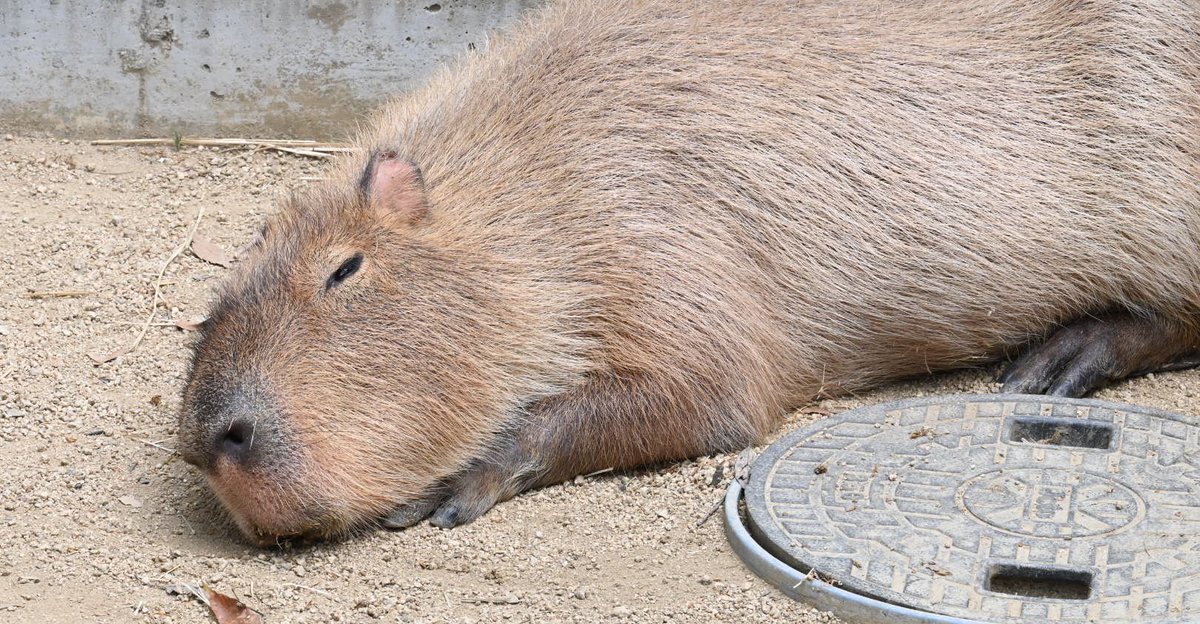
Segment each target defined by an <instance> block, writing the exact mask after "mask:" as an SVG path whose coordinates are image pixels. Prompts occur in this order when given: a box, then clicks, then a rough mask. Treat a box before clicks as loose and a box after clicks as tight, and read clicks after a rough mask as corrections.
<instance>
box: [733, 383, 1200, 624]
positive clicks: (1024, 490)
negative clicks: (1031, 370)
mask: <svg viewBox="0 0 1200 624" xmlns="http://www.w3.org/2000/svg"><path fill="white" fill-rule="evenodd" d="M1195 421H1196V419H1194V418H1191V417H1186V416H1181V415H1178V414H1171V413H1167V412H1160V411H1156V410H1151V409H1146V408H1140V407H1134V406H1129V405H1117V404H1113V403H1106V402H1101V401H1091V400H1071V399H1056V398H1050V397H1030V396H1015V395H982V396H968V397H943V398H939V399H929V400H915V401H906V402H901V403H894V404H890V405H882V406H875V407H870V408H865V409H860V410H854V411H851V412H846V413H844V414H840V415H838V416H835V417H831V418H829V419H826V420H825V421H822V422H819V423H817V424H815V425H813V426H811V427H808V428H806V429H803V430H801V431H797V432H795V433H793V434H791V435H789V436H787V437H786V438H784V439H783V440H780V441H779V442H777V443H776V444H774V445H772V446H771V447H770V448H769V449H767V451H766V452H764V453H763V455H761V456H760V457H759V458H758V459H757V460H756V461H755V464H754V466H753V470H752V473H751V480H750V484H749V487H748V488H747V490H746V505H747V510H748V520H749V524H750V527H751V530H752V531H753V532H754V534H755V536H756V537H757V539H758V541H760V542H761V543H762V545H763V546H765V547H766V548H767V549H768V550H770V551H771V552H772V553H773V554H774V555H775V556H777V557H779V558H780V559H782V560H783V561H785V562H787V563H788V564H790V565H792V566H795V567H797V568H798V569H800V570H808V569H810V568H812V569H815V570H816V571H817V572H818V573H819V574H820V576H821V578H825V579H828V580H830V581H831V582H833V583H835V584H837V585H838V586H840V587H842V588H844V589H847V590H850V591H853V592H855V593H858V594H862V595H865V596H868V597H872V598H876V599H879V600H882V601H885V602H889V603H892V604H897V605H902V606H907V607H911V608H914V609H919V610H922V611H927V612H932V613H939V614H943V615H948V616H953V617H959V618H964V619H973V620H981V621H987V622H1010V623H1016V622H1022V623H1023V622H1130V621H1134V622H1163V623H1166V622H1172V623H1175V622H1178V623H1182V622H1197V621H1200V435H1198V433H1200V428H1198V427H1197V423H1196V422H1195Z"/></svg>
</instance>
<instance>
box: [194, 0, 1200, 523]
mask: <svg viewBox="0 0 1200 624" xmlns="http://www.w3.org/2000/svg"><path fill="white" fill-rule="evenodd" d="M358 141H359V145H360V146H361V147H362V148H363V150H364V152H363V154H362V155H361V156H359V157H353V158H347V159H345V160H344V161H343V162H341V163H339V164H338V165H336V166H335V167H333V168H332V170H331V171H330V174H329V176H330V177H329V180H328V181H327V182H325V183H323V185H321V186H320V187H319V188H315V189H312V190H308V191H305V192H304V193H302V194H301V195H299V196H297V197H296V198H295V199H294V200H293V201H291V202H289V203H288V204H287V205H286V206H284V207H283V209H282V211H281V212H280V214H278V215H277V216H275V217H273V218H272V219H271V221H270V222H269V226H268V228H267V232H266V234H265V237H264V241H263V243H262V245H261V247H260V249H259V250H258V251H256V252H255V254H254V255H253V257H252V258H251V259H250V260H249V261H248V262H246V263H245V264H244V265H242V266H241V267H239V268H238V270H237V271H236V272H235V275H234V276H233V278H232V279H231V280H230V282H229V283H228V284H227V285H226V287H225V290H224V293H223V295H222V300H221V302H220V303H219V304H218V305H217V307H216V308H215V310H214V315H213V317H212V319H211V321H210V323H209V324H208V326H207V327H206V330H205V332H204V336H203V339H202V340H201V342H200V343H199V344H198V346H197V353H196V358H195V361H194V366H193V371H192V375H191V379H190V381H189V385H188V387H187V389H186V390H185V393H184V399H185V405H184V409H183V412H182V416H181V439H182V440H181V445H182V447H183V449H184V450H185V453H187V454H188V455H189V457H190V458H191V459H193V460H194V461H197V463H201V464H203V465H204V466H205V469H206V471H207V472H208V473H209V474H210V477H211V479H212V483H213V485H214V487H215V489H216V490H217V491H218V493H219V494H220V495H221V496H222V499H223V500H224V501H225V503H226V504H227V506H229V508H230V509H231V510H232V512H233V514H234V516H235V517H236V518H238V521H239V523H240V524H241V526H242V527H243V529H244V530H246V532H247V533H248V534H250V535H251V536H254V537H256V538H260V539H261V538H270V537H273V536H278V535H285V534H292V533H311V534H316V535H328V534H332V533H337V532H339V531H343V530H345V529H347V528H349V527H352V526H357V525H360V524H362V523H364V522H371V521H373V520H374V519H377V518H380V517H383V516H386V515H387V514H389V513H390V512H391V511H392V510H394V509H396V508H397V507H398V506H401V505H405V504H420V505H423V506H427V507H429V508H430V509H432V508H433V507H436V504H431V501H433V503H436V502H437V501H436V500H433V498H432V497H443V496H449V500H451V501H457V503H456V504H457V507H456V509H454V510H452V511H453V512H454V513H451V514H450V515H443V516H441V521H443V522H444V523H445V524H454V523H456V522H457V521H464V520H469V519H471V518H473V517H474V516H476V515H478V514H479V513H482V512H483V511H484V510H486V509H487V507H489V506H490V505H491V504H492V503H494V502H495V501H496V500H499V499H503V498H505V497H507V496H510V495H511V494H513V493H515V492H516V491H519V490H521V489H524V488H526V487H530V486H532V485H536V484H538V483H545V482H550V481H553V480H557V479H562V478H566V477H569V476H571V475H574V474H578V473H581V472H586V471H590V470H597V469H602V468H608V467H624V466H632V465H638V464H643V463H646V462H653V461H661V460H672V459H678V458H684V457H688V456H694V455H698V454H702V453H708V452H713V451H718V450H728V449H734V448H738V447H740V446H744V445H746V444H748V443H751V442H753V441H755V440H757V439H759V438H760V436H761V435H763V434H764V433H765V432H767V431H769V430H770V428H771V427H772V426H773V424H774V423H775V422H776V421H777V419H778V418H779V417H780V416H781V415H782V414H784V413H785V412H786V411H787V410H788V409H789V408H792V407H795V406H797V405H799V404H802V403H803V402H805V401H808V400H810V399H812V398H813V397H814V396H816V395H817V394H819V393H824V394H833V393H839V392H845V391H847V390H851V389H855V388H862V387H865V386H868V385H871V384H875V383H878V382H880V381H883V380H887V379H892V378H896V377H900V376H907V375H914V374H920V373H924V372H926V371H933V370H939V369H946V368H950V367H957V366H963V365H970V364H975V363H981V362H986V361H991V360H994V359H995V358H996V357H997V356H998V355H1000V354H1002V353H1003V352H1005V350H1006V349H1012V348H1015V347H1017V346H1019V345H1021V344H1023V343H1025V342H1026V341H1028V340H1030V339H1031V338H1032V337H1035V336H1038V335H1041V334H1043V333H1044V332H1046V331H1047V330H1048V329H1049V328H1051V327H1053V326H1054V325H1055V324H1057V323H1063V322H1066V321H1068V320H1070V319H1072V318H1075V317H1078V316H1080V315H1082V314H1086V313H1091V312H1096V311H1102V310H1114V309H1115V310H1122V309H1127V310H1141V311H1151V312H1154V313H1155V314H1157V315H1159V316H1162V317H1164V318H1168V319H1170V321H1171V322H1172V323H1175V324H1178V325H1182V326H1187V327H1193V326H1195V325H1196V319H1197V317H1196V313H1197V311H1198V307H1197V306H1198V304H1200V191H1198V180H1200V7H1198V6H1197V5H1196V4H1195V3H1194V2H1187V1H1183V0H1178V1H1171V0H1151V1H1150V2H1144V3H1138V4H1134V3H1128V2H1121V1H1118V0H1096V1H1092V2H1074V1H1070V2H1069V1H1054V0H1011V1H1007V2H982V1H979V0H942V1H931V2H921V3H888V4H880V3H877V2H866V1H855V0H836V1H835V0H829V1H815V2H795V1H792V0H767V1H762V0H760V1H756V2H752V3H751V2H702V1H700V0H688V1H685V2H649V1H644V0H625V1H613V0H592V1H581V2H569V3H565V4H563V5H561V6H556V7H552V8H550V9H548V10H545V11H544V12H542V13H541V14H540V15H538V16H537V17H536V18H535V19H533V20H531V21H530V22H529V23H527V24H525V25H523V26H521V27H520V28H518V29H516V31H515V32H513V33H512V34H511V35H510V36H508V37H506V38H504V39H503V40H501V41H500V42H498V43H496V44H495V45H494V47H493V48H492V49H490V50H488V51H487V52H484V53H480V54H474V55H472V56H471V57H470V58H468V59H466V60H465V61H464V62H463V63H462V64H461V65H459V66H457V67H454V68H452V69H449V70H447V71H444V72H442V73H441V74H440V75H439V76H438V77H437V78H435V79H434V80H432V81H431V83H430V84H429V85H428V86H427V87H426V88H424V89H423V90H421V91H419V92H417V93H415V94H412V95H410V96H408V97H406V98H404V99H401V100H399V101H397V102H395V103H394V104H392V105H389V106H387V107H386V108H384V109H383V110H382V111H381V112H380V113H379V115H378V117H377V118H376V119H375V120H374V121H372V122H371V123H370V124H369V126H368V128H367V129H366V130H365V131H364V132H363V133H362V135H361V137H360V138H359V140H358ZM380 153H384V154H387V158H389V159H400V160H403V161H405V162H411V163H413V164H415V165H416V167H417V168H419V172H420V174H421V175H420V176H419V177H420V178H421V180H420V181H421V184H419V185H416V184H414V183H413V182H412V180H411V179H408V178H405V180H407V181H406V182H405V183H404V184H403V185H402V186H404V188H402V189H399V190H396V189H393V190H390V191H388V192H391V193H395V194H397V195H396V197H400V196H401V195H402V196H403V197H407V198H409V199H407V200H405V201H403V202H401V203H402V204H406V205H407V204H408V203H411V201H412V198H413V197H416V200H415V201H416V203H415V204H412V205H420V206H421V207H422V208H421V210H419V211H417V214H416V216H415V218H411V219H389V218H387V217H386V216H381V215H380V211H379V209H378V206H379V205H380V204H379V201H380V196H379V193H380V192H381V191H380V189H378V188H376V189H369V190H368V195H370V194H374V195H375V197H373V198H364V196H363V192H362V189H363V185H362V184H360V178H361V177H362V176H363V175H364V169H365V168H367V165H368V162H367V159H368V156H369V155H370V154H377V155H378V154H380ZM397 161H399V160H397ZM368 173H369V170H368ZM414 179H415V178H414ZM368 186H369V185H368ZM385 199H386V197H385ZM392 199H395V197H393V198H392ZM372 206H374V208H372ZM354 253H362V254H363V255H364V258H365V259H364V263H363V266H362V269H361V270H360V271H359V272H358V274H356V275H354V276H353V277H352V278H350V279H348V280H347V281H346V282H345V283H343V284H340V285H339V286H338V287H336V288H331V289H323V285H324V284H325V283H326V279H327V276H328V275H329V274H330V272H332V271H334V270H335V269H336V268H337V267H338V266H339V263H341V262H342V261H343V259H344V258H346V257H348V256H349V255H352V254H354ZM234 386H236V387H243V386H245V387H252V388H254V389H255V390H254V393H256V394H254V396H255V397H257V398H255V399H254V400H251V401H249V402H248V403H246V402H243V403H244V404H246V405H250V407H246V408H244V409H245V410H248V411H246V413H251V412H252V413H253V417H254V419H255V427H260V428H263V430H264V431H267V433H265V434H264V436H265V437H264V441H263V443H262V447H261V449H260V450H259V451H257V452H258V453H260V454H261V457H260V456H257V455H256V460H255V462H252V463H251V464H247V465H245V466H242V465H238V464H236V463H235V462H231V461H228V460H226V459H223V458H220V457H216V458H211V457H210V458H208V459H207V460H205V459H197V458H198V457H200V456H202V455H203V454H204V452H205V446H206V445H207V444H209V442H208V441H209V440H210V438H211V437H212V436H213V435H214V431H216V432H218V433H219V429H220V427H222V426H224V425H223V424H222V423H227V420H228V413H229V412H230V408H229V406H228V405H229V404H227V403H224V402H222V401H221V400H215V399H211V397H212V396H216V395H222V393H227V392H229V390H230V388H231V387H234ZM222 396H223V395H222ZM206 397H207V398H206ZM205 401H209V402H210V403H212V404H211V405H209V404H206V403H205ZM213 401H215V403H213ZM243 403H238V405H242V404H243ZM206 405H207V407H206ZM222 418H224V419H225V420H222ZM256 430H257V429H256ZM463 474H468V475H470V476H471V478H470V479H462V478H457V479H456V475H463ZM435 492H436V493H437V494H433V493H435ZM439 500H440V498H439ZM442 508H443V509H445V508H446V505H443V506H442ZM437 519H438V516H435V521H437Z"/></svg>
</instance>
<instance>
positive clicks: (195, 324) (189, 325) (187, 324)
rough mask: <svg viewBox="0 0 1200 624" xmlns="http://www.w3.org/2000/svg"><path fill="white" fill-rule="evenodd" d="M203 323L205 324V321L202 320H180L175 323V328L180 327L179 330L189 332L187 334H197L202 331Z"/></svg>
mask: <svg viewBox="0 0 1200 624" xmlns="http://www.w3.org/2000/svg"><path fill="white" fill-rule="evenodd" d="M203 322H204V319H200V320H197V321H185V320H179V321H175V327H178V328H179V329H182V330H183V331H187V332H196V331H200V324H201V323H203Z"/></svg>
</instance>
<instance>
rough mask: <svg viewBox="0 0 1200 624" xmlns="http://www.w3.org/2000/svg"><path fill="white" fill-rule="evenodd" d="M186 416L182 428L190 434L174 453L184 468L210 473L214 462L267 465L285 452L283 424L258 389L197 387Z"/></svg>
mask: <svg viewBox="0 0 1200 624" xmlns="http://www.w3.org/2000/svg"><path fill="white" fill-rule="evenodd" d="M196 385H197V388H196V390H194V391H193V392H195V394H196V397H197V398H196V399H195V400H194V401H192V402H191V403H190V405H191V406H192V410H191V413H190V414H188V416H187V417H186V418H185V420H184V423H183V426H185V427H188V428H190V429H191V431H189V432H188V433H186V434H185V435H184V437H183V439H184V440H186V441H187V442H188V444H187V445H186V446H183V447H181V448H180V449H179V452H180V454H181V455H182V456H183V459H185V460H186V461H187V462H188V463H190V464H192V465H194V466H196V467H198V468H202V469H209V468H211V467H212V466H213V465H214V464H216V463H217V462H222V461H223V462H229V463H232V464H236V465H238V466H243V467H249V466H256V465H263V464H267V463H270V462H271V461H272V454H274V453H278V452H280V451H279V450H278V448H279V447H281V446H285V438H284V435H283V432H282V431H280V427H279V425H280V423H281V422H283V421H282V418H281V417H280V415H279V414H278V413H276V412H275V410H274V409H273V407H272V405H271V402H270V401H269V400H268V399H267V398H266V397H265V396H264V395H263V393H262V391H261V389H260V388H259V386H258V385H257V384H254V383H247V382H244V381H243V382H232V383H218V382H214V381H211V380H204V381H198V382H197V384H196Z"/></svg>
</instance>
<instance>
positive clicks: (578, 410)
mask: <svg viewBox="0 0 1200 624" xmlns="http://www.w3.org/2000/svg"><path fill="white" fill-rule="evenodd" d="M762 404H763V402H762V401H759V402H757V403H751V402H749V401H748V400H746V399H745V398H744V397H741V396H740V395H738V394H737V393H736V392H729V391H721V390H719V389H717V388H716V387H715V386H714V385H706V384H704V383H698V382H696V381H695V380H692V381H691V383H690V385H689V386H683V385H679V384H678V383H672V381H671V380H668V379H664V378H658V377H655V376H652V375H644V374H638V373H629V374H622V375H618V374H606V375H594V376H593V377H592V378H591V379H590V380H589V381H588V382H587V383H585V384H583V385H582V386H580V387H578V388H576V389H574V390H571V391H569V392H566V393H563V394H561V395H557V396H554V397H550V398H547V399H543V400H541V401H539V402H538V403H536V404H534V405H532V406H531V407H530V408H529V414H528V417H527V419H526V420H525V421H524V422H525V424H524V426H523V427H522V428H521V430H520V431H518V432H516V433H515V435H512V436H505V439H504V441H503V443H502V444H501V445H499V448H494V449H493V451H492V452H490V453H488V456H487V457H486V458H483V459H480V460H478V461H476V462H475V463H474V464H473V465H472V466H471V467H470V468H469V469H467V470H466V471H465V472H464V473H463V474H461V475H460V476H459V477H458V478H457V479H456V480H454V481H453V482H452V484H451V488H450V490H451V492H450V495H449V497H448V498H447V499H446V500H445V502H444V503H443V504H442V506H441V507H439V508H438V510H437V511H435V512H434V513H433V516H432V517H431V518H430V521H431V522H432V523H433V524H434V525H437V526H441V527H451V526H456V525H459V524H464V523H467V522H470V521H471V520H474V519H475V518H477V517H479V516H480V515H481V514H483V513H484V512H485V511H487V510H488V509H489V508H491V507H492V506H493V505H495V504H496V503H498V502H501V501H503V500H506V499H508V498H511V497H512V496H514V495H516V494H518V493H520V492H522V491H524V490H527V489H529V488H531V487H536V486H539V485H547V484H551V483H558V482H561V481H564V480H566V479H570V478H571V477H574V476H575V475H579V474H586V473H588V472H593V471H596V470H603V469H606V468H617V469H620V468H630V467H634V466H640V465H644V464H649V463H655V462H661V461H672V460H679V459H685V458H688V457H695V456H698V455H703V454H706V453H713V452H718V451H729V450H736V449H740V448H745V447H746V446H748V445H750V444H751V443H753V442H754V441H755V439H757V437H758V436H759V435H760V434H761V433H762V432H761V431H759V430H758V429H757V428H756V426H755V425H754V424H753V423H756V422H758V423H764V424H763V427H765V426H766V425H765V423H766V422H767V421H768V419H766V418H762V417H759V418H752V414H751V413H750V412H751V408H750V407H747V406H750V405H758V406H760V407H759V409H761V406H762Z"/></svg>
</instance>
